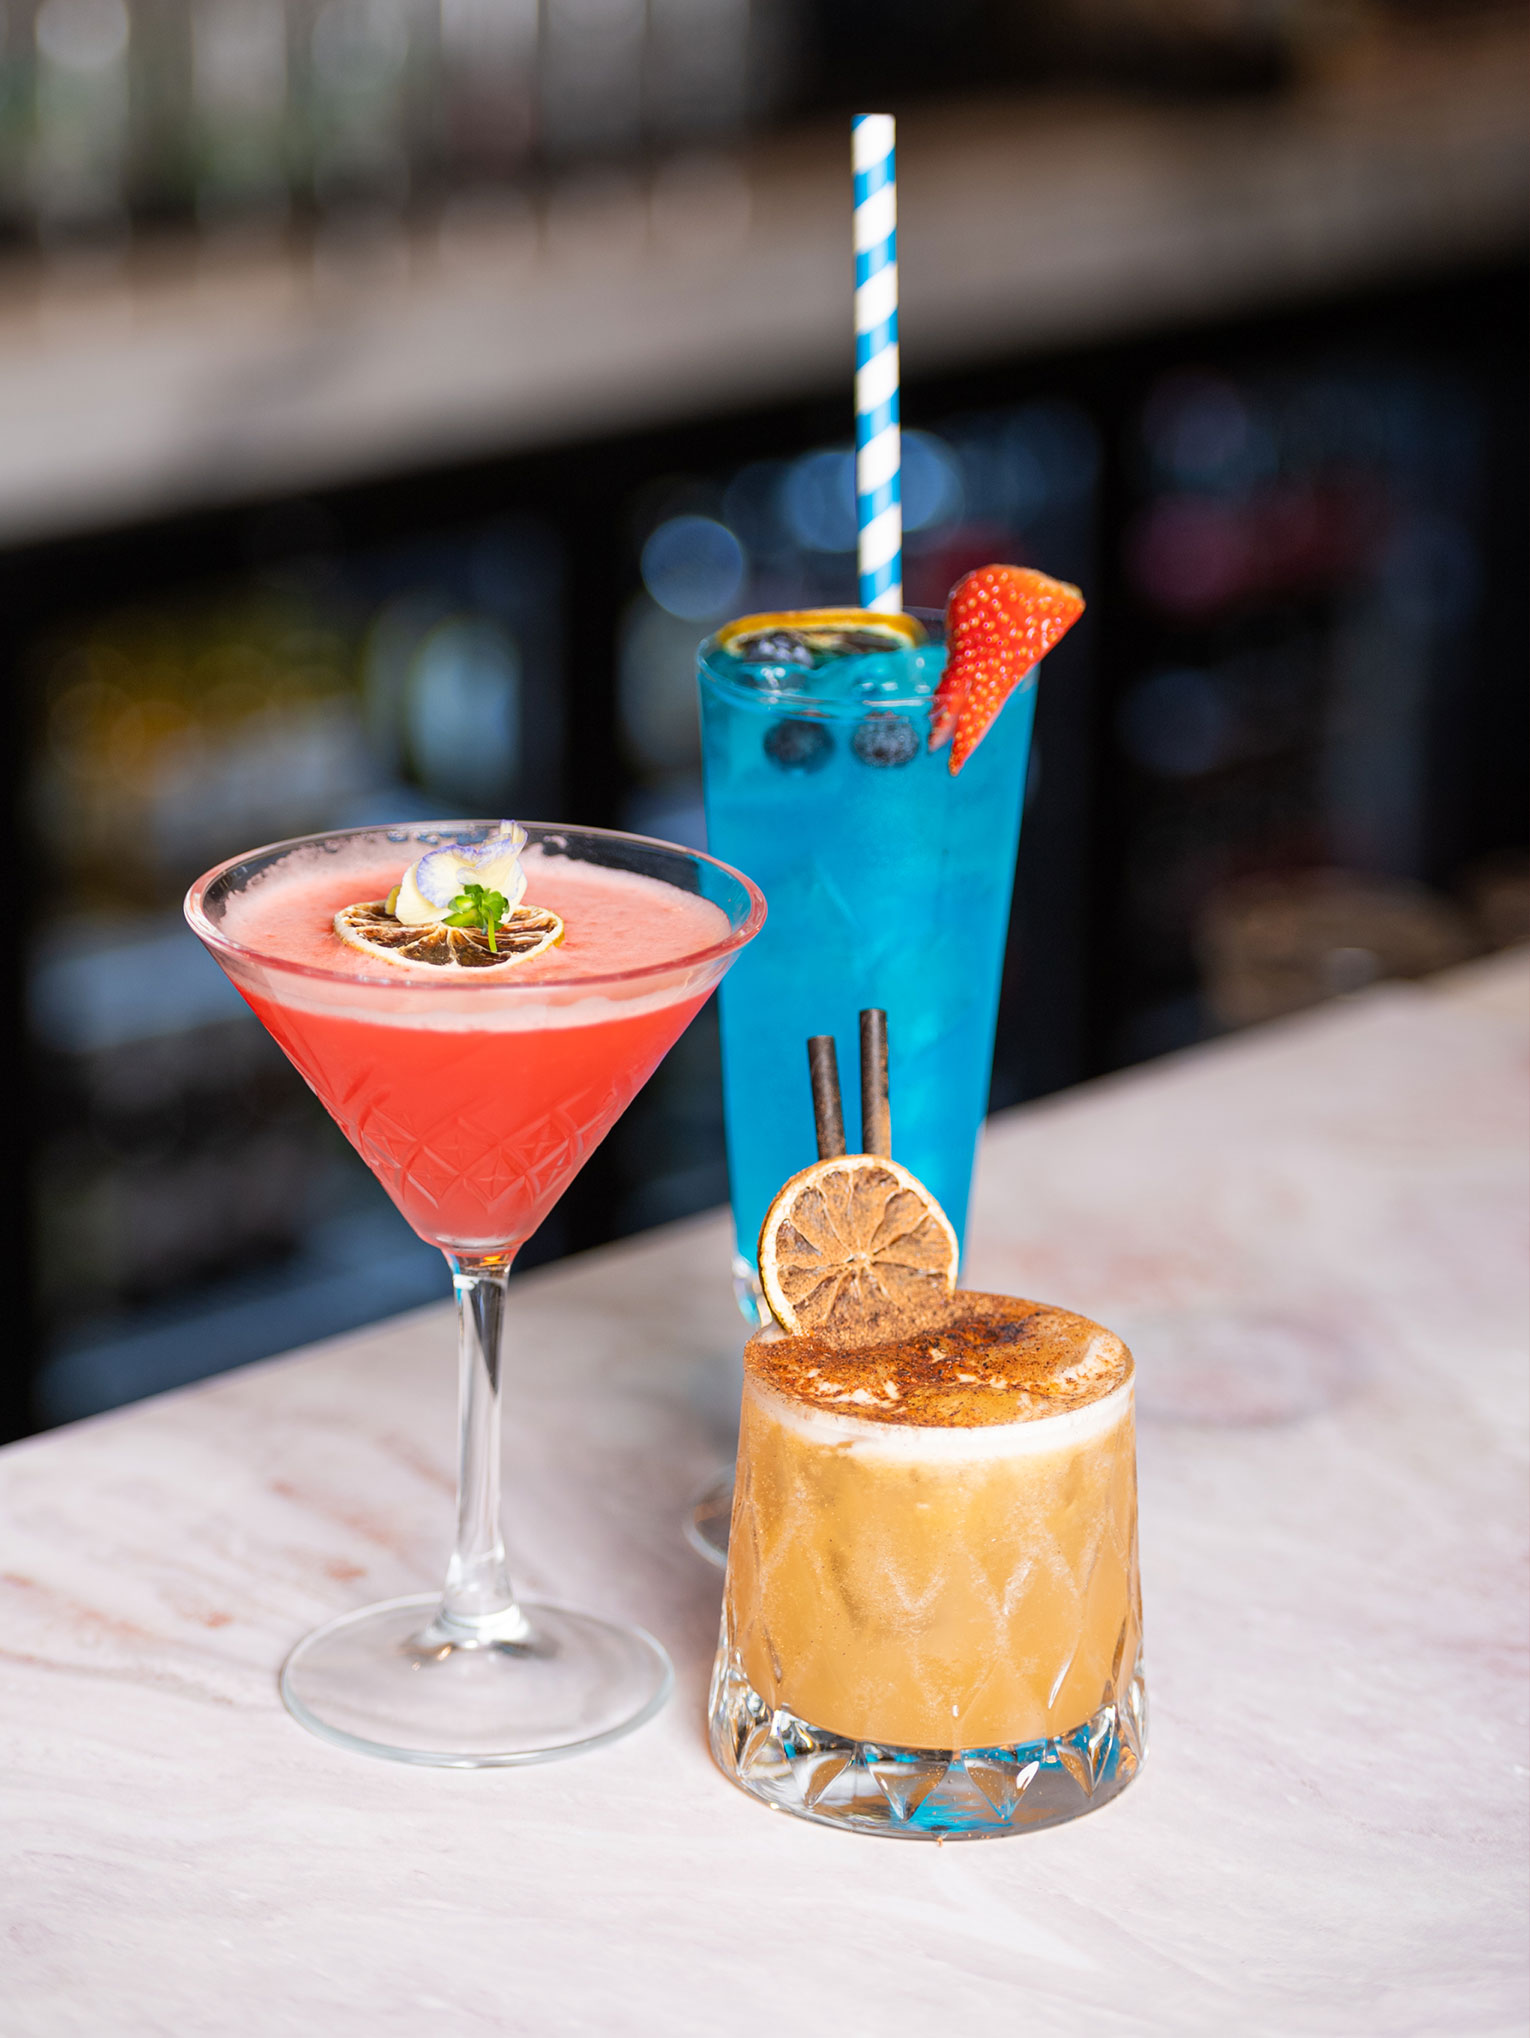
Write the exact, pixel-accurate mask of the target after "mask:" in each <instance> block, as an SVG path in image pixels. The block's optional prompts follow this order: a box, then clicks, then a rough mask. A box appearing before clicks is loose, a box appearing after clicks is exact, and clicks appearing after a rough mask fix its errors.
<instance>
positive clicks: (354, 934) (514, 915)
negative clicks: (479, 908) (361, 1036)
mask: <svg viewBox="0 0 1530 2038" xmlns="http://www.w3.org/2000/svg"><path fill="white" fill-rule="evenodd" d="M388 904H389V902H388V901H387V900H383V899H375V900H373V901H372V902H371V903H370V904H362V905H359V906H342V907H341V908H340V910H339V912H338V913H337V914H336V915H335V932H336V933H337V934H338V935H339V937H340V939H341V940H342V941H344V942H346V943H348V944H349V945H350V947H352V948H360V949H363V950H364V951H365V952H366V953H367V954H368V955H380V956H383V957H384V958H386V960H387V961H389V962H391V963H413V964H415V965H417V966H420V967H423V968H427V969H434V970H474V971H477V970H504V969H514V968H515V966H516V964H517V963H522V962H530V960H531V958H532V957H533V956H534V955H541V954H542V953H543V951H544V950H545V949H549V948H554V947H556V946H557V944H558V943H559V942H560V941H561V940H562V939H563V922H562V921H561V920H560V919H559V918H558V916H557V914H556V913H549V912H547V911H545V910H544V909H543V908H542V907H540V906H516V907H514V908H513V909H512V910H511V911H510V912H509V913H508V914H507V915H506V916H505V918H504V919H503V920H501V921H500V923H499V925H498V926H497V927H496V928H495V929H494V935H493V941H494V946H493V947H492V948H491V947H490V945H489V941H490V937H489V935H488V933H487V932H486V931H485V930H484V929H483V928H482V927H448V926H447V925H446V924H445V923H444V922H443V921H428V922H427V923H426V924H425V925H424V926H420V927H410V926H406V925H405V923H404V922H403V921H402V920H396V919H395V918H394V917H393V915H392V914H391V913H390V912H389V911H388Z"/></svg>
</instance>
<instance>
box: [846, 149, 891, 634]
mask: <svg viewBox="0 0 1530 2038" xmlns="http://www.w3.org/2000/svg"><path fill="white" fill-rule="evenodd" d="M895 133H896V129H895V127H894V123H893V117H892V115H891V114H890V113H858V114H857V115H856V116H855V124H854V127H853V128H852V130H851V158H852V161H853V163H854V166H855V521H856V529H857V533H858V536H859V541H860V544H859V551H860V580H861V607H862V608H863V609H878V610H880V611H881V612H883V613H884V614H893V615H896V614H897V612H898V611H899V610H900V609H901V608H902V607H903V501H902V493H901V489H900V486H899V467H900V464H901V459H902V455H901V450H900V444H899V437H898V181H897V173H896V170H895V168H894V158H893V144H894V136H895Z"/></svg>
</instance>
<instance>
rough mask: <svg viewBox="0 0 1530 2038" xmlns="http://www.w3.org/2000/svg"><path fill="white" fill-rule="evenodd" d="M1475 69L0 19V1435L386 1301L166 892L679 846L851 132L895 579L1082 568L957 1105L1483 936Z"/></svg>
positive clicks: (1505, 27) (1293, 35)
mask: <svg viewBox="0 0 1530 2038" xmlns="http://www.w3.org/2000/svg"><path fill="white" fill-rule="evenodd" d="M1527 48H1530V33H1527V26H1526V21H1525V18H1524V15H1523V13H1522V12H1521V11H1520V10H1518V9H1513V10H1506V9H1504V8H1501V7H1494V6H1466V5H1454V6H1430V5H1426V4H1422V0H1417V4H1406V5H1404V4H1382V0H1151V4H1149V0H1050V4H1048V5H1047V6H1045V7H1043V6H1041V5H1040V4H1031V0H949V4H948V5H947V6H945V7H943V8H941V9H939V10H933V9H930V8H928V7H916V6H914V5H913V4H912V0H37V4H33V0H5V4H4V5H3V6H0V593H3V601H0V664H3V668H4V677H5V691H4V698H5V701H6V704H7V710H8V715H9V722H8V727H7V731H6V733H7V737H8V740H7V742H6V745H5V752H4V755H5V767H4V770H5V784H6V787H7V793H8V798H7V801H6V806H5V846H6V850H7V853H8V856H9V861H10V868H11V869H12V870H13V872H16V873H18V874H19V883H18V887H17V888H16V890H15V891H14V893H13V897H14V899H15V904H16V911H15V913H14V916H13V921H12V938H11V940H10V941H9V942H8V943H7V944H6V947H5V951H4V968H3V977H0V1026H3V1027H4V1029H5V1033H6V1036H7V1048H8V1054H9V1062H8V1065H9V1066H10V1067H11V1069H12V1071H13V1092H12V1094H13V1104H12V1111H11V1123H12V1128H13V1129H12V1148H11V1165H10V1167H9V1168H8V1169H7V1171H6V1194H7V1196H8V1198H9V1208H8V1209H7V1212H6V1217H7V1220H8V1221H7V1223H6V1225H5V1231H4V1237H5V1251H6V1253H7V1255H8V1265H7V1269H6V1271H7V1275H8V1279H9V1292H10V1294H11V1295H12V1297H13V1321H14V1322H16V1323H17V1324H18V1325H22V1324H24V1326H25V1336H24V1338H21V1339H18V1340H16V1341H15V1342H14V1343H13V1346H12V1349H11V1351H10V1353H9V1355H8V1357H7V1359H6V1361H5V1371H4V1373H3V1374H0V1434H21V1433H25V1432H26V1431H27V1430H28V1429H30V1428H34V1427H37V1426H40V1425H44V1424H47V1423H50V1422H56V1421H61V1420H66V1419H69V1418H71V1417H75V1416H79V1415H85V1414H90V1413H93V1412H96V1411H99V1410H102V1409H106V1408H110V1407H112V1406H115V1405H118V1404H119V1403H122V1402H124V1401H128V1400H131V1399H133V1398H135V1397H137V1396H139V1395H142V1394H145V1393H150V1392H153V1391H156V1390H158V1389H160V1388H163V1387H168V1386H173V1385H177V1384H180V1383H182V1382H185V1381H188V1380H192V1379H196V1378H199V1377H202V1376H204V1375H206V1374H208V1373H211V1372H214V1371H218V1370H221V1369H222V1368H224V1367H226V1366H230V1365H235V1364H239V1363H242V1362H244V1361H246V1360H249V1359H253V1358H258V1357H261V1356H264V1355H266V1354H269V1353H273V1352H277V1351H281V1350H284V1349H286V1348H288V1347H289V1346H291V1345H293V1344H296V1343H299V1342H302V1341H303V1340H305V1339H309V1338H313V1337H318V1336H322V1335H326V1334H329V1333H331V1332H335V1331H340V1330H343V1329H346V1328H349V1327H351V1326H353V1325H354V1324H356V1323H358V1322H362V1321H366V1320H368V1319H370V1318H372V1317H376V1316H382V1315H386V1314H389V1313H391V1312H393V1311H395V1310H398V1309H401V1308H405V1307H408V1306H410V1305H412V1304H415V1303H419V1302H423V1301H427V1300H431V1299H434V1298H436V1297H438V1296H442V1295H444V1294H445V1292H446V1281H445V1275H444V1271H443V1269H442V1266H441V1262H440V1258H439V1255H437V1254H436V1253H434V1252H433V1251H432V1250H430V1249H429V1248H426V1247H424V1246H423V1245H420V1244H419V1243H418V1241H416V1240H414V1239H413V1237H412V1234H410V1233H409V1232H408V1231H407V1229H406V1227H405V1226H404V1225H403V1223H402V1220H401V1219H399V1218H398V1217H397V1216H396V1214H395V1213H394V1212H393V1210H392V1208H391V1206H390V1205H389V1204H388V1203H387V1202H386V1200H385V1199H384V1198H383V1196H382V1193H381V1191H380V1190H379V1189H377V1188H376V1186H375V1184H374V1183H373V1182H372V1181H371V1179H370V1177H369V1176H368V1175H367V1173H366V1171H365V1170H364V1169H363V1167H362V1166H361V1164H360V1162H359V1161H357V1160H356V1159H355V1158H354V1157H353V1156H352V1155H351V1154H350V1152H349V1150H348V1149H347V1148H346V1147H345V1146H344V1144H343V1142H341V1140H340V1139H339V1136H338V1134H336V1133H335V1132H334V1131H333V1129H332V1128H331V1127H330V1125H329V1122H328V1120H327V1119H326V1118H325V1116H324V1114H323V1113H322V1111H321V1110H320V1109H319V1107H318V1106H317V1104H315V1103H314V1102H313V1100H312V1099H311V1098H309V1097H308V1096H307V1094H306V1093H305V1092H303V1091H302V1090H301V1089H300V1088H299V1086H298V1085H297V1083H296V1081H295V1079H294V1078H293V1077H292V1075H291V1073H290V1071H289V1070H288V1069H287V1067H286V1065H285V1063H284V1062H283V1061H282V1060H281V1057H280V1056H279V1054H278V1052H277V1050H276V1049H275V1048H274V1047H272V1046H271V1045H270V1043H269V1042H268V1041H267V1040H266V1038H265V1036H264V1035H263V1033H262V1032H261V1031H260V1029H259V1028H258V1026H257V1025H256V1024H255V1022H254V1021H253V1020H252V1019H250V1018H249V1017H248V1015H246V1014H245V1012H244V1009H243V1007H242V1006H241V1005H240V1004H239V1002H238V1000H237V998H235V996H234V995H233V993H232V992H231V991H229V989H228V988H227V986H226V984H225V983H224V981H223V979H222V978H221V976H220V975H219V973H218V972H217V970H216V969H215V968H214V967H213V965H212V964H211V963H210V962H209V961H207V959H206V958H205V957H204V956H203V955H202V953H201V951H200V950H199V949H198V947H197V945H196V943H195V942H194V941H193V940H192V939H191V937H190V936H189V935H188V934H187V933H185V931H184V930H183V928H182V925H181V922H180V919H179V900H180V896H181V894H182V892H183V891H184V888H185V886H186V884H187V883H188V881H189V880H190V879H191V878H192V877H194V876H195V875H196V874H197V873H198V872H199V871H200V870H201V869H203V868H204V867H205V866H206V865H208V864H209V863H211V862H213V861H215V860H216V859H217V858H219V857H220V856H223V855H225V854H229V853H232V852H233V851H235V850H238V849H242V848H245V847H248V846H251V845H252V844H254V843H256V842H260V841H268V840H272V839H276V838H279V837H281V836H284V835H288V834H294V833H300V832H303V831H306V830H309V829H316V828H322V827H328V826H335V825H342V824H344V823H347V822H362V821H369V820H375V819H385V818H393V817H401V818H402V817H410V816H427V815H439V814H441V813H473V814H501V813H505V814H508V813H522V814H526V815H529V816H534V817H535V816H540V817H547V818H552V817H565V818H570V819H574V820H578V821H582V822H587V823H596V824H604V825H613V826H622V827H631V828H636V829H639V830H641V831H644V832H649V833H654V834H660V835H666V836H670V837H673V838H675V839H678V840H681V841H691V842H698V843H699V842H700V841H701V839H702V836H701V827H702V824H701V813H700V786H699V759H698V750H697V731H696V721H695V705H694V682H693V677H692V659H693V653H694V647H695V644H696V641H697V639H698V638H699V636H700V635H702V634H703V633H704V631H705V630H706V629H707V628H708V627H709V626H710V625H711V624H712V623H714V622H715V621H717V620H718V619H720V618H722V617H724V616H726V615H728V614H732V613H739V612H741V611H743V610H745V609H751V608H765V607H775V606H790V605H796V604H799V603H804V602H817V601H829V602H838V601H843V600H847V599H851V598H852V597H853V588H854V556H853V555H854V542H855V530H854V493H853V480H852V474H853V469H852V461H851V453H850V443H851V424H852V419H851V361H852V349H851V340H850V316H849V305H850V262H849V207H850V180H849V174H848V138H847V123H846V120H845V118H844V116H845V114H847V113H848V112H849V111H851V110H861V109H864V107H866V106H868V105H871V104H872V103H876V104H878V105H886V106H888V107H890V108H892V110H894V111H896V112H897V113H898V115H899V119H900V130H899V140H900V199H901V211H902V235H901V242H902V254H903V294H904V316H903V328H904V373H905V397H904V415H905V418H906V420H907V421H908V424H909V426H910V429H909V431H908V434H907V437H906V440H905V471H904V500H905V516H906V524H907V530H908V540H907V547H908V549H907V557H906V568H907V593H908V599H909V600H910V601H911V602H914V603H916V604H920V603H929V604H939V603H940V602H941V601H943V599H944V596H945V593H946V591H947V589H948V588H949V586H950V584H951V582H952V580H953V579H954V578H955V577H956V576H957V575H958V574H960V573H961V572H963V571H965V570H967V569H968V568H969V567H971V566H974V565H978V564H982V563H984V562H985V561H987V560H989V559H994V558H1008V559H1015V560H1021V561H1025V562H1028V563H1032V564H1035V565H1037V566H1040V567H1042V568H1044V569H1045V570H1047V571H1049V572H1052V573H1055V574H1059V575H1061V576H1062V577H1064V578H1068V579H1073V580H1077V581H1079V582H1081V583H1082V584H1083V585H1084V587H1085V588H1086V590H1087V591H1088V593H1089V594H1090V597H1091V608H1090V612H1089V615H1088V617H1087V618H1086V621H1085V624H1084V625H1083V626H1082V627H1081V628H1080V630H1079V631H1077V632H1076V633H1075V634H1074V636H1073V637H1072V638H1070V639H1069V640H1068V642H1067V643H1066V644H1065V645H1064V646H1063V647H1062V648H1061V649H1060V650H1059V652H1058V653H1056V654H1055V655H1054V657H1053V658H1052V659H1051V660H1050V661H1049V664H1048V668H1047V674H1046V682H1045V685H1044V686H1043V689H1042V696H1041V707H1040V715H1039V721H1038V738H1037V746H1036V757H1035V760H1034V763H1033V770H1032V779H1031V784H1030V786H1029V788H1028V795H1027V799H1028V805H1027V820H1026V825H1025V831H1024V837H1023V842H1022V849H1021V860H1020V866H1019V877H1018V890H1017V905H1016V913H1015V921H1014V929H1013V935H1012V940H1011V947H1010V955H1009V961H1008V965H1007V970H1006V980H1005V995H1004V1004H1003V1010H1002V1013H1001V1020H1000V1029H999V1044H998V1050H997V1054H996V1061H995V1070H994V1089H993V1102H994V1105H995V1107H998V1106H1001V1105H1007V1104H1012V1103H1015V1102H1017V1101H1019V1100H1021V1099H1023V1098H1027V1097H1034V1096H1038V1095H1042V1094H1045V1093H1047V1092H1048V1091H1051V1090H1055V1089H1057V1088H1060V1087H1062V1086H1064V1085H1066V1084H1069V1083H1072V1082H1076V1081H1079V1080H1082V1079H1084V1078H1086V1077H1089V1076H1091V1075H1095V1074H1099V1073H1102V1072H1104V1071H1107V1070H1109V1069H1112V1068H1116V1067H1120V1066H1123V1065H1125V1064H1127V1063H1130V1062H1132V1061H1136V1060H1140V1059H1142V1058H1144V1057H1146V1056H1149V1055H1153V1054H1158V1053H1163V1052H1167V1051H1170V1050H1173V1049H1175V1048H1178V1047H1182V1046H1186V1045H1189V1044H1191V1043H1193V1042H1195V1041H1197V1040H1201V1039H1204V1038H1208V1037H1210V1036H1212V1035H1213V1034H1215V1033H1217V1032H1219V1031H1222V1030H1225V1029H1227V1028H1230V1027H1235V1026H1241V1025H1247V1024H1251V1023H1256V1022H1257V1021H1259V1020H1262V1019H1266V1018H1270V1017H1274V1016H1277V1015H1279V1014H1280V1013H1282V1012H1286V1011H1291V1010H1296V1009H1299V1008H1300V1007H1302V1006H1304V1005H1307V1004H1312V1003H1315V1002H1318V1001H1319V1000H1321V999H1323V998H1325V997H1332V996H1342V995H1345V994H1347V993H1350V992H1353V991H1355V990H1358V989H1360V988H1362V987H1364V986H1365V985H1366V984H1368V983H1370V982H1372V981H1375V980H1377V979H1378V978H1385V977H1389V976H1404V977H1406V976H1415V975H1421V974H1424V973H1426V972H1427V971H1429V970H1432V969H1435V968H1438V967H1441V966H1443V965H1445V964H1447V963H1449V962H1452V961H1455V960H1458V959H1460V958H1462V957H1465V956H1468V955H1471V954H1474V953H1480V952H1482V951H1484V950H1486V949H1489V948H1492V947H1498V946H1503V945H1506V944H1507V943H1509V942H1512V941H1516V940H1523V939H1525V938H1526V935H1527V932H1530V918H1527V915H1530V906H1527V865H1526V858H1525V841H1526V831H1527V818H1526V792H1525V773H1524V761H1525V736H1526V729H1525V720H1526V714H1525V698H1526V690H1525V660H1524V651H1525V645H1524V633H1523V612H1524V600H1523V597H1524V578H1525V574H1524V563H1525V556H1526V537H1527V532H1526V500H1525V498H1526V483H1525V459H1524V453H1525V437H1526V433H1525V416H1524V377H1523V368H1524V285H1525V242H1526V233H1525V207H1524V195H1523V194H1524V172H1525V165H1526V155H1527V150H1526V136H1527V126H1530V121H1527V115H1526V109H1525V104H1524V93H1523V86H1522V81H1523V73H1524V58H1525V55H1526V53H1527ZM716 1062H717V1045H716V1033H715V1025H714V1024H713V1022H712V1020H711V1016H710V1014H707V1015H704V1016H703V1019H702V1020H701V1021H700V1022H698V1024H697V1025H696V1026H695V1027H694V1028H693V1029H692V1031H691V1032H690V1033H689V1034H688V1035H687V1036H686V1038H685V1039H684V1041H683V1042H682V1043H681V1045H680V1046H679V1047H678V1048H677V1049H676V1051H675V1053H674V1055H673V1056H672V1057H671V1058H670V1060H669V1062H668V1063H666V1064H665V1066H664V1068H663V1069H662V1070H661V1072H660V1074H659V1076H658V1077H657V1078H656V1079H655V1081H654V1083H653V1084H652V1085H651V1087H650V1088H649V1090H648V1091H647V1092H645V1093H644V1095H643V1096H642V1097H641V1098H640V1100H639V1102H638V1104H637V1105H636V1106H635V1107H634V1109H633V1111H632V1112H631V1113H630V1114H629V1116H628V1118H627V1119H626V1120H625V1121H624V1122H623V1123H622V1125H621V1126H620V1127H619V1128H618V1130H617V1131H616V1133H615V1134H614V1135H613V1137H612V1139H611V1140H610V1141H609V1142H608V1144H607V1146H606V1147H605V1148H604V1149H603V1150H602V1151H601V1153H600V1154H599V1155H598V1156H597V1157H596V1159H595V1160H594V1161H593V1162H592V1163H591V1165H590V1167H589V1168H588V1169H587V1170H586V1172H585V1174H584V1176H583V1177H582V1178H581V1180H580V1182H579V1183H578V1184H577V1185H576V1188H575V1189H574V1191H573V1192H572V1194H571V1195H570V1197H569V1199H568V1200H567V1202H566V1204H565V1206H564V1207H563V1209H562V1210H560V1211H559V1212H558V1213H557V1214H556V1215H555V1217H554V1218H553V1220H552V1221H551V1222H550V1223H549V1225H548V1226H547V1227H546V1229H545V1231H544V1233H543V1234H542V1235H540V1236H539V1238H538V1239H537V1240H536V1241H534V1242H533V1245H532V1247H531V1248H530V1249H529V1250H528V1252H527V1254H526V1256H525V1262H524V1263H525V1264H526V1265H533V1264H536V1263H537V1262H538V1261H539V1260H542V1259H546V1258H550V1257H553V1256H556V1255H557V1254H559V1253H563V1252H567V1251H570V1250H575V1249H578V1248H582V1247H585V1246H588V1245H592V1244H597V1243H600V1242H602V1241H604V1240H606V1239H609V1238H612V1237H616V1236H620V1235H622V1234H623V1233H626V1232H630V1231H633V1230H637V1229H640V1228H642V1227H643V1226H645V1225H649V1224H653V1223H657V1222H661V1221H663V1220H665V1219H667V1218H671V1217H675V1216H679V1215H683V1214H686V1213H688V1212H691V1211H694V1210H698V1209H701V1208H704V1207H706V1206H708V1205H710V1204H713V1203H716V1202H720V1201H721V1200H723V1198H724V1196H725V1194H726V1176H725V1172H724V1163H723V1152H722V1133H721V1111H720V1098H719V1094H718V1077H717V1066H716ZM725 1277H726V1276H725V1270H724V1269H722V1268H721V1267H720V1268H719V1270H718V1278H719V1279H720V1280H721V1279H724V1278H725Z"/></svg>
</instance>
